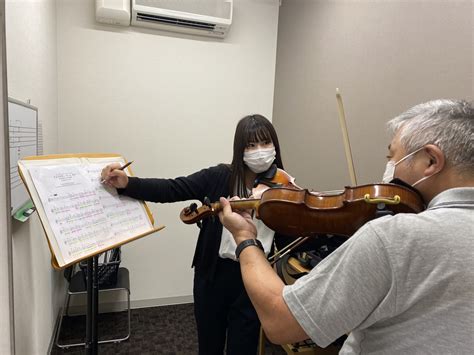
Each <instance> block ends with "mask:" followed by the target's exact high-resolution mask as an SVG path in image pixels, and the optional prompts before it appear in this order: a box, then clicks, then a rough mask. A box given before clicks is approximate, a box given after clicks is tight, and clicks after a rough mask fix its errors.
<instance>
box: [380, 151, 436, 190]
mask: <svg viewBox="0 0 474 355" xmlns="http://www.w3.org/2000/svg"><path fill="white" fill-rule="evenodd" d="M423 149H424V147H421V148H419V149H417V150H415V151H413V152H411V153H410V154H407V155H405V156H404V157H403V158H402V159H400V160H399V161H397V162H394V161H393V160H389V161H388V162H387V165H386V167H385V172H384V173H383V178H382V182H384V183H389V182H390V181H392V180H393V179H394V174H395V167H396V166H397V165H398V164H400V163H401V162H403V161H404V160H406V159H408V158H409V157H411V156H413V155H415V154H416V153H418V152H419V151H421V150H423ZM437 173H438V172H436V173H435V174H437ZM435 174H433V175H435ZM433 175H429V176H425V177H422V178H421V179H420V180H418V181H416V182H415V183H413V184H412V185H411V186H412V187H415V186H416V185H418V184H419V183H421V182H422V181H425V180H426V179H428V178H430V177H432V176H433Z"/></svg>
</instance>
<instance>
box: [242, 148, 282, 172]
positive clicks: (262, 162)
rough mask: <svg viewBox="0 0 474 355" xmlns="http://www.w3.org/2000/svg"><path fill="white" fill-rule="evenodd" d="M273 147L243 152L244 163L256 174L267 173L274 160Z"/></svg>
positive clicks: (274, 152)
mask: <svg viewBox="0 0 474 355" xmlns="http://www.w3.org/2000/svg"><path fill="white" fill-rule="evenodd" d="M275 156H276V151H275V147H271V148H261V149H252V150H248V151H245V152H244V163H245V165H247V166H248V167H249V169H250V170H252V171H253V172H254V173H256V174H260V173H263V172H264V171H267V170H268V169H269V168H270V166H272V163H273V161H274V160H275Z"/></svg>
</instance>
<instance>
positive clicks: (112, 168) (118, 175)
mask: <svg viewBox="0 0 474 355" xmlns="http://www.w3.org/2000/svg"><path fill="white" fill-rule="evenodd" d="M121 167H122V166H121V165H120V164H119V163H112V164H109V165H107V166H106V167H105V168H103V169H102V173H101V174H100V175H101V178H102V181H103V183H104V184H105V185H107V186H111V187H115V188H116V189H123V188H125V187H127V185H128V176H127V174H126V173H125V171H123V170H119V169H120V168H121Z"/></svg>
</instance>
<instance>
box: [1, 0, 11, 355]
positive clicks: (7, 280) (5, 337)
mask: <svg viewBox="0 0 474 355" xmlns="http://www.w3.org/2000/svg"><path fill="white" fill-rule="evenodd" d="M5 49H6V48H5V3H4V2H0V186H1V188H0V354H5V355H7V354H11V353H12V352H13V351H14V348H13V346H12V345H14V344H12V343H13V342H12V339H13V338H12V336H13V331H14V329H13V323H12V316H13V309H12V307H11V305H12V301H13V298H12V292H13V290H12V285H11V280H12V277H11V273H12V267H11V235H10V224H9V219H10V206H9V199H8V198H7V196H8V193H9V191H8V190H7V188H9V186H7V176H8V175H7V174H9V169H8V165H7V164H8V148H7V139H6V137H7V132H8V129H7V125H6V123H7V122H8V120H7V119H8V118H7V115H6V107H7V99H6V96H7V85H6V84H7V81H6V80H7V78H6V70H5V69H6V55H5Z"/></svg>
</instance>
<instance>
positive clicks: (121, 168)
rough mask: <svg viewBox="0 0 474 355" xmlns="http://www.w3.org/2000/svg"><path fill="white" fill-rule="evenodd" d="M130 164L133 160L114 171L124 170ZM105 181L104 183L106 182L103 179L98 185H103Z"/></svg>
mask: <svg viewBox="0 0 474 355" xmlns="http://www.w3.org/2000/svg"><path fill="white" fill-rule="evenodd" d="M132 163H133V160H132V161H129V162H128V163H127V164H125V165H124V166H121V167H120V168H118V169H115V170H124V169H125V168H126V167H128V166H129V165H130V164H132ZM105 181H106V180H105V179H103V180H101V181H100V183H101V184H103V183H104V182H105Z"/></svg>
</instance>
